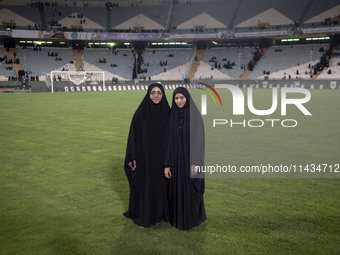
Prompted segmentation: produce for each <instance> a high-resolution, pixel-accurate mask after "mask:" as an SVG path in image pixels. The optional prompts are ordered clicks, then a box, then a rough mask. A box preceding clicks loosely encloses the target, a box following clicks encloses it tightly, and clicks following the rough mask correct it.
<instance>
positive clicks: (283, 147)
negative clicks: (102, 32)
mask: <svg viewBox="0 0 340 255" xmlns="http://www.w3.org/2000/svg"><path fill="white" fill-rule="evenodd" d="M270 91H271V90H264V89H259V90H257V91H255V92H256V93H255V98H254V102H255V103H256V106H257V107H258V108H261V107H263V109H265V108H268V106H269V104H270V102H271V93H270ZM219 93H221V94H223V93H224V92H222V91H219ZM311 93H312V99H311V100H310V102H308V103H307V104H306V107H307V108H308V109H309V110H310V111H311V113H312V114H313V115H312V116H311V117H306V116H304V115H302V114H301V112H300V111H299V110H298V109H296V108H294V107H290V108H288V113H289V115H287V116H286V117H285V118H294V119H296V120H298V122H299V125H298V126H297V127H296V128H288V129H287V128H282V127H275V128H270V127H267V126H265V127H262V128H249V127H246V128H242V127H237V128H230V127H217V128H215V129H213V128H212V127H211V126H209V124H211V121H212V118H214V116H215V115H216V116H221V117H223V116H224V117H225V118H226V119H230V118H233V117H231V115H230V114H229V115H227V114H225V113H226V112H223V113H219V111H221V108H218V105H217V106H215V105H214V103H213V102H212V100H211V99H209V97H208V115H207V116H204V120H205V123H206V135H207V139H208V140H209V141H208V142H207V160H214V159H216V160H220V159H221V158H222V157H223V160H224V161H226V162H229V163H232V164H235V165H240V164H244V165H251V164H260V163H262V162H263V163H272V164H280V163H289V162H292V163H296V164H299V163H301V164H308V163H328V164H336V163H340V160H339V152H340V149H339V148H340V146H339V140H340V118H339V117H340V107H339V102H340V101H339V98H340V97H339V96H340V91H338V90H312V91H311ZM144 95H145V91H119V92H118V91H117V92H113V91H111V92H109V91H107V92H74V93H71V92H69V93H54V94H51V93H30V94H19V93H18V94H16V93H14V94H0V124H1V132H0V254H4V255H5V254H6V255H7V254H15V255H20V254H63V255H65V254H140V255H143V254H193V255H196V254H261V255H263V254H268V255H269V254H270V255H272V254H284V255H286V254H308V255H310V254H339V251H340V200H339V197H340V179H339V178H334V176H333V178H309V177H313V176H309V177H308V178H294V176H293V178H292V177H291V176H290V177H289V178H285V177H284V176H283V178H282V177H280V178H207V179H206V192H205V206H206V213H207V218H208V219H207V221H206V222H205V223H204V224H202V225H201V226H199V227H196V228H194V229H192V230H191V231H187V232H183V231H179V230H176V229H174V228H173V227H171V226H170V225H169V224H168V223H164V222H163V223H161V224H159V225H157V226H153V227H150V228H146V229H140V228H139V227H138V226H136V225H134V224H133V223H132V222H131V221H130V220H128V219H126V218H125V217H124V216H123V215H122V214H123V212H125V211H126V210H127V205H128V196H129V190H128V183H127V180H126V177H125V173H124V171H123V160H124V156H125V149H126V140H127V135H128V130H129V126H130V121H131V118H132V115H133V113H134V111H135V110H136V108H137V107H138V105H139V103H140V102H141V100H142V98H143V97H144ZM245 95H246V92H245ZM167 97H168V100H169V101H171V97H172V90H169V91H167ZM222 99H223V103H224V104H225V105H226V107H227V106H228V104H229V103H230V100H229V99H228V96H227V95H224V94H223V98H222ZM228 102H229V103H228ZM198 106H199V103H198ZM229 106H230V105H229ZM226 111H227V110H226ZM214 114H215V115H214ZM219 114H221V115H219ZM224 114H225V115H224ZM273 116H274V117H277V118H281V119H282V116H280V112H279V111H278V112H275V114H274V115H273ZM244 118H245V119H252V118H259V117H256V116H253V115H251V114H250V113H249V112H246V115H245V116H244ZM263 118H264V117H261V119H263ZM218 142H220V143H221V144H220V145H219V146H222V147H218V148H223V150H222V151H221V149H219V150H217V149H215V147H213V146H214V145H216V143H218ZM214 157H215V158H214ZM221 162H222V161H221ZM338 175H340V173H339V174H338ZM224 177H225V176H224ZM305 177H306V176H305Z"/></svg>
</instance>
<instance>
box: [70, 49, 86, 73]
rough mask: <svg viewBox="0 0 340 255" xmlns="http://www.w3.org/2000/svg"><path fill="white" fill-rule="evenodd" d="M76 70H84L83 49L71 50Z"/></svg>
mask: <svg viewBox="0 0 340 255" xmlns="http://www.w3.org/2000/svg"><path fill="white" fill-rule="evenodd" d="M72 52H73V57H74V62H75V66H76V68H77V71H84V62H83V53H84V51H83V50H72Z"/></svg>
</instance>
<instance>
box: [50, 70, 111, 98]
mask: <svg viewBox="0 0 340 255" xmlns="http://www.w3.org/2000/svg"><path fill="white" fill-rule="evenodd" d="M50 81H51V92H52V93H53V92H54V91H105V90H106V87H105V74H104V72H103V71H52V72H51V77H50Z"/></svg>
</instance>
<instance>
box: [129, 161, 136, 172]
mask: <svg viewBox="0 0 340 255" xmlns="http://www.w3.org/2000/svg"><path fill="white" fill-rule="evenodd" d="M128 165H129V167H130V168H131V169H132V170H135V168H136V160H133V164H132V162H131V161H130V162H129V163H128Z"/></svg>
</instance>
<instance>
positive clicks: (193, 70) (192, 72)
mask: <svg viewBox="0 0 340 255" xmlns="http://www.w3.org/2000/svg"><path fill="white" fill-rule="evenodd" d="M204 52H205V50H196V57H197V59H196V60H194V62H193V63H192V66H191V69H190V71H189V79H190V80H191V79H192V78H194V76H195V73H196V71H197V68H198V66H199V65H200V61H201V60H202V58H203V55H204Z"/></svg>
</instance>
